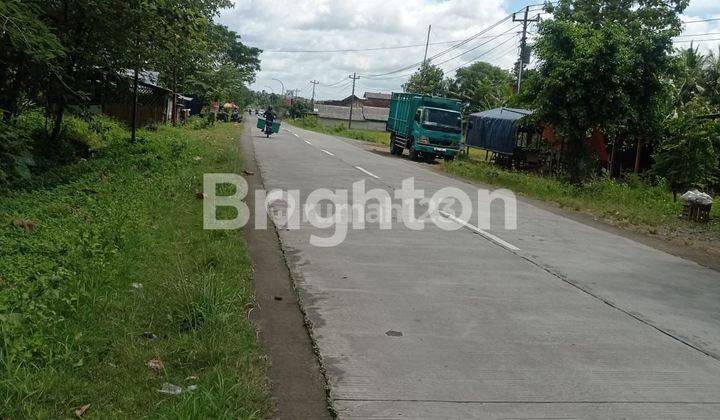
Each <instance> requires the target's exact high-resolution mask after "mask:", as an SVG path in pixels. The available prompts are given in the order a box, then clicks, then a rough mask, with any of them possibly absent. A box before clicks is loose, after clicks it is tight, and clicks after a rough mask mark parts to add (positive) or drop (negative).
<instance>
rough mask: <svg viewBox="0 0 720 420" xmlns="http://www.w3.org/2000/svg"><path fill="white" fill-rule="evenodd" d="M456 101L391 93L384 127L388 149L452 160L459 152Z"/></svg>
mask: <svg viewBox="0 0 720 420" xmlns="http://www.w3.org/2000/svg"><path fill="white" fill-rule="evenodd" d="M460 106H461V104H460V101H457V100H455V99H449V98H441V97H439V96H430V95H420V94H416V93H393V94H392V100H391V102H390V115H389V116H388V121H387V125H386V127H385V129H386V131H389V132H390V153H392V154H393V155H402V153H403V149H408V151H409V152H410V159H412V160H418V159H419V158H420V157H422V158H424V159H427V160H432V159H435V158H440V157H441V158H443V159H445V160H453V159H454V158H455V156H457V154H458V153H459V152H460V140H461V131H462V129H461V121H462V120H461V118H460Z"/></svg>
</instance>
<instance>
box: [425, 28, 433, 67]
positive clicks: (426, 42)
mask: <svg viewBox="0 0 720 420" xmlns="http://www.w3.org/2000/svg"><path fill="white" fill-rule="evenodd" d="M431 28H432V25H428V34H427V40H426V41H425V55H424V56H423V65H425V63H427V52H428V47H429V46H430V29H431Z"/></svg>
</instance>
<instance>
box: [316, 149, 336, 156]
mask: <svg viewBox="0 0 720 420" xmlns="http://www.w3.org/2000/svg"><path fill="white" fill-rule="evenodd" d="M320 150H321V151H322V152H323V153H327V154H328V155H330V156H335V155H334V154H332V153H330V152H328V151H327V150H325V149H320Z"/></svg>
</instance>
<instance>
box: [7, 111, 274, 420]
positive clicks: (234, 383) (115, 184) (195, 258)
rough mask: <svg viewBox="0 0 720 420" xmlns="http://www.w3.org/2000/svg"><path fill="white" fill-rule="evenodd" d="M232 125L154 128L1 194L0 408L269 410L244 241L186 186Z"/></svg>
mask: <svg viewBox="0 0 720 420" xmlns="http://www.w3.org/2000/svg"><path fill="white" fill-rule="evenodd" d="M239 137H240V128H239V126H238V125H235V124H219V125H216V126H214V127H212V128H209V129H206V130H188V129H181V128H171V127H160V128H159V129H158V130H157V131H144V132H141V134H140V139H141V140H140V141H138V142H137V143H136V144H128V143H127V142H125V143H122V144H116V145H113V146H109V147H107V148H106V149H103V150H101V151H100V152H98V153H99V156H97V157H96V158H94V159H90V160H87V161H82V162H79V163H77V164H74V165H70V166H65V167H60V168H56V169H54V170H53V171H51V172H48V173H46V174H45V175H44V176H43V177H42V179H41V180H39V181H37V182H36V183H33V184H32V186H31V187H28V188H26V189H25V190H5V191H2V192H0V201H1V202H2V206H1V207H0V249H1V250H2V252H1V253H0V339H1V340H2V341H1V342H0V406H2V407H3V409H2V415H0V417H2V418H28V417H29V418H67V417H72V416H73V415H74V414H73V410H74V409H76V408H78V407H81V406H83V405H86V404H91V406H90V407H89V409H87V411H86V413H85V417H95V418H108V417H125V418H139V417H152V418H263V417H265V415H266V414H267V413H268V411H269V390H268V385H267V380H266V376H265V364H264V358H263V356H262V353H261V349H260V348H259V344H258V341H257V338H256V334H255V331H254V330H253V328H252V325H251V324H250V322H249V321H248V319H247V312H248V306H249V305H251V304H252V302H253V295H252V287H251V274H252V273H251V271H252V270H251V264H250V260H249V256H248V252H247V248H246V244H245V242H244V240H243V235H242V232H241V231H205V230H203V229H202V200H200V199H198V197H197V196H196V194H197V192H199V191H201V190H202V174H203V173H205V172H235V173H237V172H238V171H239V170H240V168H241V162H240V155H239ZM151 359H160V360H161V361H162V363H163V365H164V367H162V368H159V369H151V368H149V367H148V361H150V360H151ZM164 383H170V384H174V385H177V386H179V387H181V388H182V391H183V392H182V393H181V394H179V395H168V394H164V393H161V392H158V390H159V389H161V388H162V386H163V384H164ZM188 387H190V388H191V389H192V388H194V387H196V389H194V390H189V389H188Z"/></svg>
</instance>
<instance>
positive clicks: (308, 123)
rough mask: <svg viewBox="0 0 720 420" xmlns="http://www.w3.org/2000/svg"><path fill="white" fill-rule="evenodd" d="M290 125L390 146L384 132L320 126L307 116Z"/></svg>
mask: <svg viewBox="0 0 720 420" xmlns="http://www.w3.org/2000/svg"><path fill="white" fill-rule="evenodd" d="M291 124H293V125H295V126H298V127H300V128H304V129H306V130H311V131H315V132H318V133H324V134H332V135H334V136H340V137H345V138H349V139H355V140H362V141H367V142H372V143H378V144H384V145H389V144H390V133H388V132H385V131H375V130H365V129H361V128H352V129H348V128H347V125H345V124H336V125H335V126H333V127H326V126H324V125H322V124H321V123H320V122H319V121H318V119H317V117H315V116H313V115H308V116H305V117H303V118H299V119H295V120H291Z"/></svg>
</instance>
